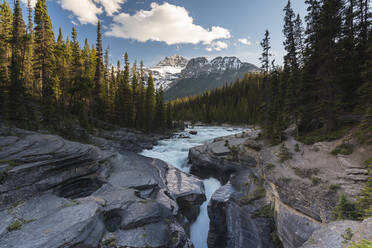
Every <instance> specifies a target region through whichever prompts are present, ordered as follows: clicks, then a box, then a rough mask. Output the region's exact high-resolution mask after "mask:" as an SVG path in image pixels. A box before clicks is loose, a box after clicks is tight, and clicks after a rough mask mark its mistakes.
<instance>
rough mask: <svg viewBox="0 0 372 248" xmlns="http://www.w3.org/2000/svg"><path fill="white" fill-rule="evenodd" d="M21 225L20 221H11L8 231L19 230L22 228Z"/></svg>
mask: <svg viewBox="0 0 372 248" xmlns="http://www.w3.org/2000/svg"><path fill="white" fill-rule="evenodd" d="M22 225H23V223H22V221H20V220H15V221H13V223H12V224H10V226H8V231H9V232H12V231H15V230H19V229H21V228H22Z"/></svg>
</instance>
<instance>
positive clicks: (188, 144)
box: [141, 126, 243, 248]
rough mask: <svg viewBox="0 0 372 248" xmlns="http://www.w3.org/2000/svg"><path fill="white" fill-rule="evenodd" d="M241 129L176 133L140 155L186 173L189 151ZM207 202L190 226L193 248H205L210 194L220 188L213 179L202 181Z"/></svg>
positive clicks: (189, 129) (206, 128) (217, 128)
mask: <svg viewBox="0 0 372 248" xmlns="http://www.w3.org/2000/svg"><path fill="white" fill-rule="evenodd" d="M190 131H196V132H197V134H196V135H190V134H189V132H190ZM242 131H243V129H242V128H228V127H206V126H197V127H193V128H188V129H186V130H185V131H183V132H178V133H176V134H175V135H174V137H173V138H171V139H166V140H161V141H159V143H158V145H157V146H155V147H153V149H152V150H144V151H143V152H142V153H141V155H143V156H146V157H151V158H157V159H161V160H163V161H165V162H167V163H169V164H171V165H173V166H175V167H177V168H179V169H180V170H182V171H184V172H186V173H188V172H189V170H190V168H189V167H188V165H187V157H188V153H189V149H190V148H192V147H195V146H199V145H202V144H203V143H204V142H205V141H207V140H210V139H214V138H218V137H223V136H227V135H233V134H237V133H241V132H242ZM179 135H187V136H189V137H190V138H188V139H184V138H178V137H179ZM204 186H205V192H206V197H207V201H206V202H204V203H203V205H202V206H201V207H200V215H199V216H198V218H197V220H196V221H195V223H193V224H192V226H191V231H190V232H191V233H190V236H191V237H190V238H191V241H192V242H193V244H194V246H195V248H207V238H208V231H209V217H208V211H207V206H208V202H209V200H210V198H211V196H212V194H213V193H214V192H215V191H216V190H217V189H218V188H219V187H220V186H221V185H220V183H219V181H217V180H216V179H214V178H210V179H206V180H204Z"/></svg>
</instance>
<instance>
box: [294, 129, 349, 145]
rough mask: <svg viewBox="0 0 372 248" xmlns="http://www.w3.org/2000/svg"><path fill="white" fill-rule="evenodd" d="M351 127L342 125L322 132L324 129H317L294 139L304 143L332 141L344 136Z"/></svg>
mask: <svg viewBox="0 0 372 248" xmlns="http://www.w3.org/2000/svg"><path fill="white" fill-rule="evenodd" d="M351 128H352V127H351V126H344V127H341V128H339V129H337V130H335V131H331V132H324V130H321V129H318V130H315V131H313V132H311V133H308V134H305V135H303V136H299V137H297V138H296V139H297V140H298V141H300V142H302V143H304V144H306V145H312V144H314V143H318V142H321V141H332V140H337V139H340V138H342V137H344V136H345V135H346V133H347V132H349V130H350V129H351Z"/></svg>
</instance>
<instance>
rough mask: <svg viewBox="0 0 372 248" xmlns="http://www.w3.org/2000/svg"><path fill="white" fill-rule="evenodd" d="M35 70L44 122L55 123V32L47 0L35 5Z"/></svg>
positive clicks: (40, 0) (41, 0) (39, 1)
mask: <svg viewBox="0 0 372 248" xmlns="http://www.w3.org/2000/svg"><path fill="white" fill-rule="evenodd" d="M34 19H35V25H36V26H35V44H34V48H35V49H34V52H35V55H34V72H35V81H36V87H37V90H38V92H40V89H41V92H42V105H43V106H42V111H43V122H44V123H46V124H49V125H51V124H55V118H56V113H55V108H54V106H55V94H54V91H53V88H54V83H53V70H54V68H53V65H54V47H55V40H54V33H53V27H52V23H51V20H50V17H49V15H48V9H47V6H46V0H38V1H37V3H36V6H35V18H34Z"/></svg>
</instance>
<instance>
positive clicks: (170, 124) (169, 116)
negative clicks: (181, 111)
mask: <svg viewBox="0 0 372 248" xmlns="http://www.w3.org/2000/svg"><path fill="white" fill-rule="evenodd" d="M166 111H167V117H166V118H167V119H166V122H167V123H166V124H167V128H168V130H172V129H173V116H172V105H171V103H167V110H166Z"/></svg>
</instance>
